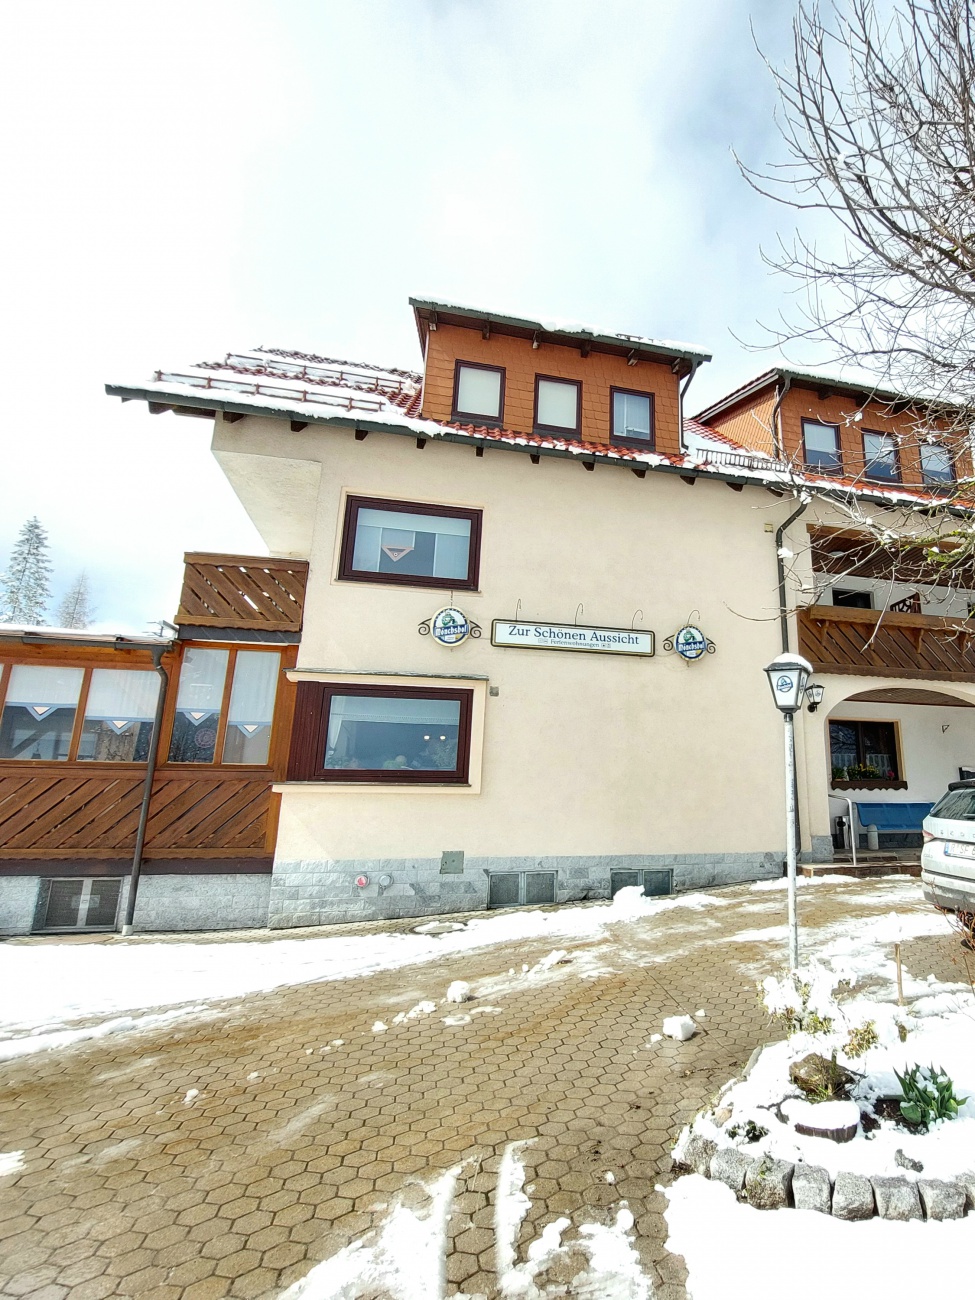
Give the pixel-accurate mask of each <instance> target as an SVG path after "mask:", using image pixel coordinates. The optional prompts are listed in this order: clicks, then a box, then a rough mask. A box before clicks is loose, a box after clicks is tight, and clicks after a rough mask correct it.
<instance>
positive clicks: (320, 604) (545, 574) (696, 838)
mask: <svg viewBox="0 0 975 1300" xmlns="http://www.w3.org/2000/svg"><path fill="white" fill-rule="evenodd" d="M216 443H217V445H218V446H219V448H220V459H221V464H222V465H223V466H224V467H225V469H227V471H228V473H231V474H232V473H233V459H234V454H235V452H239V453H242V454H243V455H244V456H246V457H247V458H248V460H247V462H246V464H248V465H250V464H252V463H253V462H252V461H251V460H250V459H249V458H250V457H251V456H252V455H253V454H255V453H259V454H270V455H275V454H277V452H278V451H282V452H283V451H285V450H286V451H287V454H288V456H289V457H290V458H292V459H307V460H309V461H312V460H316V459H317V460H320V461H321V464H322V474H321V488H320V493H319V497H318V505H317V513H316V518H315V522H314V536H313V544H312V548H311V552H310V556H309V559H310V561H311V569H310V578H309V585H308V597H307V602H306V607H305V622H304V631H303V635H302V643H301V650H300V655H299V661H298V667H299V669H300V670H305V671H315V670H321V671H324V673H325V675H326V676H328V675H329V673H331V674H334V673H335V672H336V671H344V672H350V671H352V672H357V673H360V674H373V675H374V676H373V677H372V678H371V680H377V681H383V680H388V681H390V682H391V683H392V682H393V681H394V680H395V679H394V678H392V677H389V678H386V677H385V676H384V674H388V673H418V674H438V675H439V674H456V675H458V676H459V677H460V676H466V675H473V676H480V677H483V678H486V679H487V682H486V683H485V685H490V687H492V688H496V689H497V691H498V694H497V695H496V696H493V697H492V696H487V698H486V699H485V710H484V742H483V756H482V757H483V761H482V778H481V784H480V788H479V789H476V788H475V789H474V790H473V791H471V792H467V791H464V792H460V791H457V790H449V789H444V788H417V787H414V788H409V787H385V788H376V787H362V786H360V787H351V788H350V787H348V786H342V785H339V784H333V783H328V784H322V785H316V786H314V787H307V786H305V787H300V788H295V787H291V788H288V787H287V786H285V787H283V800H282V810H281V821H280V832H279V840H278V850H277V856H278V858H289V859H308V858H312V857H314V858H322V857H325V858H329V859H343V860H344V859H350V858H356V857H359V856H363V855H367V856H369V857H373V858H375V857H384V856H389V857H394V856H395V857H403V856H414V855H415V856H419V857H425V858H429V857H434V856H435V857H439V855H440V853H441V852H442V851H443V850H444V849H445V848H462V849H464V850H465V852H466V853H467V854H468V855H533V854H534V855H543V854H548V855H571V854H576V855H578V854H640V853H652V854H660V853H685V854H706V853H713V854H719V853H740V852H761V851H767V850H772V849H775V848H776V847H777V846H780V845H781V842H782V841H783V839H784V831H783V828H782V815H781V808H780V802H779V801H780V798H781V795H780V789H781V784H782V782H781V770H782V756H781V726H780V723H779V721H778V718H777V715H776V714H775V712H774V710H773V708H772V705H771V702H770V700H769V698H768V686H767V683H766V679H765V676H764V673H763V671H762V669H763V667H764V665H765V663H766V662H768V660H769V659H770V658H771V657H772V656H773V655H774V654H776V653H777V652H778V650H779V628H778V622H777V619H776V608H775V602H776V596H775V553H774V538H773V537H772V536H771V535H770V534H769V533H768V532H767V531H766V528H765V525H766V522H767V521H768V520H769V519H770V517H771V518H774V517H775V514H774V512H775V511H776V510H777V511H778V512H779V514H780V515H781V514H782V513H784V509H783V506H782V504H780V503H776V502H774V501H772V500H771V499H770V498H768V497H767V496H766V495H765V494H764V493H763V492H761V491H760V490H753V491H751V492H750V493H748V492H746V493H737V492H733V491H730V490H729V488H728V487H727V486H725V485H724V484H721V483H709V482H704V481H701V482H698V483H697V484H696V485H694V486H689V485H687V484H685V483H683V482H682V481H681V480H680V479H679V478H677V477H676V476H664V475H660V474H649V475H647V477H646V478H644V479H638V478H636V476H635V475H633V474H631V473H629V472H628V471H627V470H625V469H615V468H609V467H604V466H597V468H596V470H595V471H594V472H591V473H590V472H586V471H585V470H584V469H583V468H582V466H581V465H580V464H578V463H576V462H569V461H562V460H555V459H544V458H543V459H542V461H541V463H540V464H538V465H533V464H532V463H531V461H530V460H529V459H528V457H527V456H524V455H517V454H513V453H511V452H508V451H491V450H488V451H487V452H486V453H485V455H484V456H483V458H476V457H475V455H474V452H473V449H472V448H469V447H460V446H456V445H451V444H441V443H437V442H436V441H435V440H431V441H430V442H428V443H427V445H426V447H425V448H424V449H423V450H422V451H421V450H418V449H417V448H416V446H415V444H414V442H413V440H412V439H408V438H404V437H396V436H388V435H378V434H370V435H369V437H368V438H367V439H366V440H365V441H364V442H356V441H355V439H354V437H353V433H352V431H351V430H349V431H343V432H339V433H336V432H328V433H323V432H321V431H315V430H314V429H307V430H304V431H302V432H301V433H299V434H295V435H289V436H288V437H287V438H282V434H281V425H280V423H275V422H273V421H266V420H258V419H248V420H247V421H241V422H239V423H236V424H234V425H232V426H220V425H218V427H217V431H216ZM347 494H354V495H366V496H383V497H394V498H401V499H404V500H419V501H426V502H435V503H442V504H453V505H463V506H474V507H477V508H479V509H481V510H483V512H484V516H483V544H482V551H481V583H480V590H479V591H478V592H457V593H455V595H454V603H456V604H458V605H459V606H460V607H461V608H462V609H463V610H464V611H465V612H466V613H467V615H468V616H469V617H470V618H472V619H473V620H475V621H476V622H478V623H479V624H480V625H481V627H482V628H483V636H482V637H481V639H480V640H473V639H471V640H468V641H467V642H466V643H464V644H463V645H461V646H459V647H456V648H455V649H452V650H448V649H445V648H444V647H442V646H440V645H438V644H437V643H436V642H435V641H434V640H433V639H432V638H430V637H420V636H419V635H418V634H417V625H418V623H420V622H421V620H424V619H426V618H429V617H430V615H432V614H433V613H434V612H435V610H436V609H437V608H439V607H440V606H441V605H443V604H446V603H448V599H447V597H448V593H446V592H438V591H432V590H425V589H420V588H418V589H411V588H397V587H385V586H382V585H378V584H372V583H369V584H367V583H355V582H340V581H338V580H337V579H336V577H335V570H336V563H337V553H338V545H339V542H340V538H341V529H342V519H343V511H344V503H345V498H346V495H347ZM299 504H300V503H299ZM787 504H788V503H786V505H787ZM280 508H281V510H282V511H283V512H289V511H294V510H296V509H298V508H299V505H296V503H295V502H294V501H290V500H284V501H282V502H281V503H280ZM256 522H258V524H259V526H260V521H259V520H257V521H256ZM276 527H278V528H280V523H278V524H277V525H276ZM294 531H295V532H296V533H297V532H298V531H299V524H298V523H297V522H296V525H295V529H294ZM580 606H581V608H580ZM577 611H578V612H577ZM516 612H517V613H519V614H520V616H521V617H522V618H532V619H545V620H550V621H553V622H554V621H559V622H569V623H571V622H572V621H573V620H574V619H575V618H577V619H578V622H579V623H582V624H599V625H607V626H615V627H624V628H626V627H629V626H631V624H634V625H635V626H637V627H642V628H651V629H653V631H654V632H655V633H656V636H657V643H658V644H657V649H658V653H657V655H656V656H655V657H654V658H652V659H638V658H626V657H622V656H610V655H578V654H570V653H566V652H556V651H543V650H524V649H502V648H497V647H494V646H492V645H491V643H490V635H491V622H492V619H495V618H504V617H508V618H513V617H514V616H515V615H516ZM692 617H693V621H694V622H696V623H699V624H700V626H701V627H702V629H703V630H704V632H705V633H706V635H707V636H709V637H710V638H711V639H712V640H713V641H714V642H715V644H716V646H717V652H716V653H715V654H713V655H708V656H706V657H705V658H703V659H702V660H700V661H698V662H696V663H686V662H684V661H683V660H681V659H680V658H679V657H678V656H676V655H674V654H665V653H664V652H663V649H662V645H661V642H662V641H663V639H664V638H665V637H666V636H668V635H669V634H671V633H673V632H675V631H676V630H677V629H678V628H679V627H681V626H682V625H683V624H684V623H685V622H687V621H688V620H689V619H691V618H692ZM399 684H402V682H400V683H399ZM743 808H747V809H748V811H747V814H746V815H743V814H742V809H743Z"/></svg>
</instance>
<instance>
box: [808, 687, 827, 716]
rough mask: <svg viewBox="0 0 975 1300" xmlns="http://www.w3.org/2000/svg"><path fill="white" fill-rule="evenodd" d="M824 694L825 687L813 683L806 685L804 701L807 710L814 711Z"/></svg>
mask: <svg viewBox="0 0 975 1300" xmlns="http://www.w3.org/2000/svg"><path fill="white" fill-rule="evenodd" d="M825 694H826V687H825V686H820V685H818V683H817V685H815V686H807V687H806V702H807V704H808V706H809V709H808V711H809V712H810V713H815V712H816V710H817V709H818V708H819V706H820V705H821V704H822V702H823V696H824V695H825Z"/></svg>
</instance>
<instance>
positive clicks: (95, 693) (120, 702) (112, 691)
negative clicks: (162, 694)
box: [78, 668, 160, 763]
mask: <svg viewBox="0 0 975 1300" xmlns="http://www.w3.org/2000/svg"><path fill="white" fill-rule="evenodd" d="M159 687H160V680H159V674H158V673H154V672H144V671H136V670H135V669H131V668H94V669H92V674H91V685H90V686H89V687H88V699H87V701H86V703H85V720H84V724H83V726H82V729H81V740H80V742H79V745H78V758H79V759H82V760H86V759H87V760H90V761H93V762H98V763H144V762H146V760H147V759H148V757H149V748H150V744H151V741H152V723H153V718H154V717H155V712H156V700H157V699H158V697H159Z"/></svg>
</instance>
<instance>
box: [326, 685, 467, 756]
mask: <svg viewBox="0 0 975 1300" xmlns="http://www.w3.org/2000/svg"><path fill="white" fill-rule="evenodd" d="M459 730H460V701H459V700H428V699H408V698H404V697H403V696H391V697H389V698H385V697H382V696H376V695H333V696H332V700H331V707H330V708H329V716H328V739H327V744H326V751H325V762H324V766H325V767H326V768H352V769H357V770H365V771H397V770H400V769H403V770H407V769H408V770H411V771H414V772H435V771H444V772H452V771H456V768H457V739H458V733H459Z"/></svg>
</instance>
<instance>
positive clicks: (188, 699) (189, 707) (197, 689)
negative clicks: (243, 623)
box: [169, 646, 229, 763]
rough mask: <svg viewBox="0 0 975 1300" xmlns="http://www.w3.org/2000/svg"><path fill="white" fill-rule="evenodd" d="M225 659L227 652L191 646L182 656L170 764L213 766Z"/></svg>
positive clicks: (225, 664)
mask: <svg viewBox="0 0 975 1300" xmlns="http://www.w3.org/2000/svg"><path fill="white" fill-rule="evenodd" d="M228 655H229V651H227V650H201V649H199V648H197V647H196V646H191V647H190V649H189V650H187V651H186V654H185V655H184V656H183V663H182V666H181V667H180V672H179V691H178V693H177V696H176V715H175V717H174V718H173V738H172V740H171V741H170V744H169V761H170V762H171V763H212V762H213V757H214V752H215V750H216V745H217V727H218V725H219V722H220V704H221V701H222V699H223V687H224V681H225V679H226V676H227V659H228Z"/></svg>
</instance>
